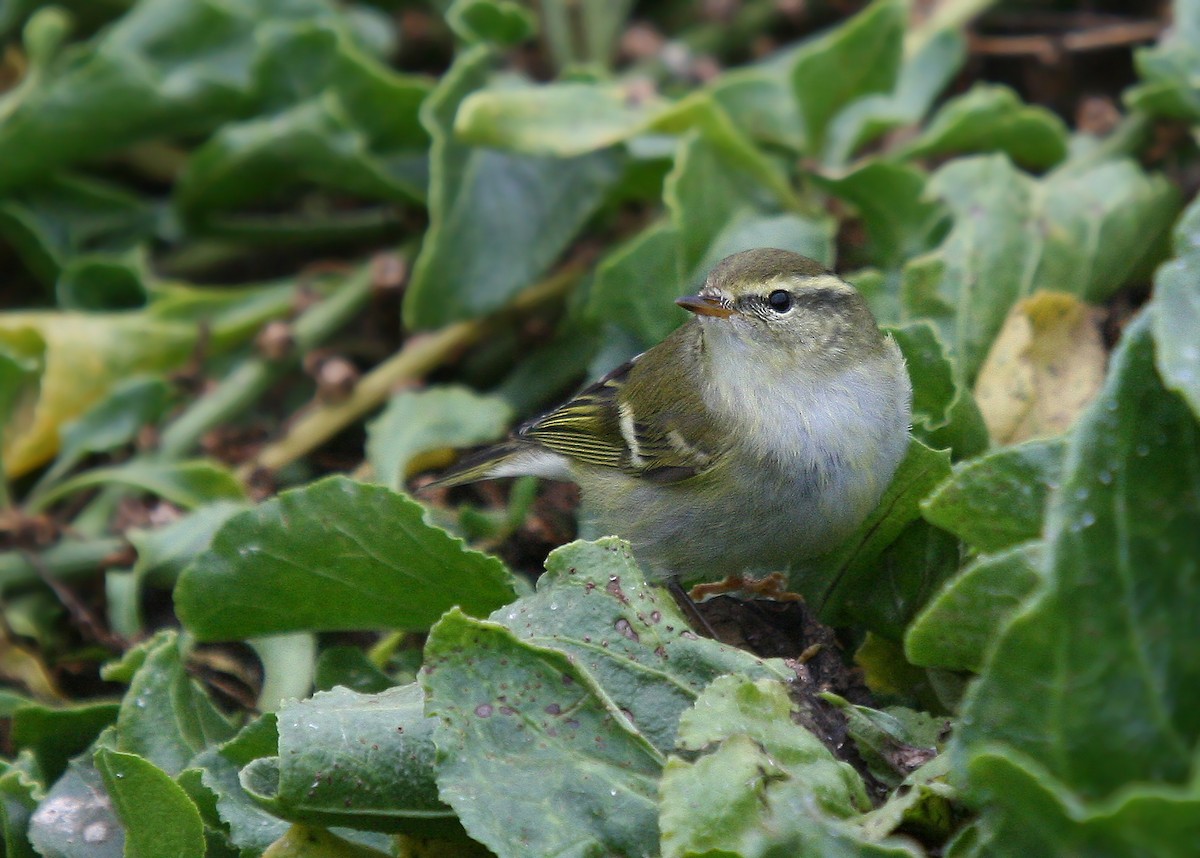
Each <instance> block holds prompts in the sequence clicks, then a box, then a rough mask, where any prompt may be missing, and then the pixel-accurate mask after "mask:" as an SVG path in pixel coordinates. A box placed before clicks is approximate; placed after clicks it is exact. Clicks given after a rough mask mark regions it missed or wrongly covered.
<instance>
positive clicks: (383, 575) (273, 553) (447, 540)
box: [175, 477, 516, 640]
mask: <svg viewBox="0 0 1200 858" xmlns="http://www.w3.org/2000/svg"><path fill="white" fill-rule="evenodd" d="M423 514H424V513H423V510H422V508H421V506H420V505H419V504H417V503H416V502H414V501H412V500H410V499H408V498H406V497H404V496H403V495H399V494H396V493H395V492H392V491H390V490H388V489H385V488H382V487H380V486H369V485H363V484H360V483H355V482H353V481H351V480H348V479H345V478H343V477H330V478H328V479H325V480H321V481H319V482H316V483H312V484H310V485H308V486H305V487H304V488H300V489H294V490H292V491H288V492H284V493H283V494H281V495H279V496H278V497H277V498H274V499H272V500H269V501H267V502H265V503H263V504H260V505H259V506H258V507H256V508H255V509H253V510H248V511H246V512H243V513H239V514H238V515H236V516H234V517H233V518H231V519H230V520H229V521H228V522H226V523H225V525H224V526H223V527H222V528H221V530H220V531H218V533H217V535H216V537H215V538H214V539H213V543H212V547H211V548H210V549H209V550H208V551H207V552H205V553H204V554H202V555H201V556H200V557H198V558H197V559H196V561H195V562H194V563H193V564H192V565H191V566H190V567H188V569H187V570H185V571H184V573H183V575H182V576H181V577H180V579H179V584H178V585H177V587H176V589H175V607H176V610H177V611H178V613H179V616H180V618H181V619H182V620H183V622H184V625H185V626H186V627H187V628H188V629H189V631H191V632H192V633H193V634H195V635H196V636H197V637H199V638H200V639H202V640H217V639H230V638H245V637H251V636H254V635H264V634H273V633H276V632H289V631H318V630H338V629H367V630H370V629H387V628H393V629H413V630H418V629H425V628H428V627H429V626H430V625H432V623H433V622H434V621H435V620H437V618H438V617H440V616H441V615H442V614H443V613H444V612H445V611H446V610H447V609H448V608H450V607H451V606H453V605H460V606H462V608H463V609H464V610H466V611H469V612H471V613H476V614H483V613H487V612H488V611H491V610H494V609H495V608H497V607H499V606H500V605H503V604H505V603H507V602H509V601H511V600H512V599H513V598H515V597H516V591H515V589H514V587H513V583H512V579H511V577H510V575H509V573H508V572H507V571H506V570H505V568H504V566H503V564H501V563H500V561H499V560H497V559H495V558H494V557H489V556H486V555H483V554H479V553H477V552H474V551H470V550H469V549H467V548H466V547H465V546H464V545H463V543H462V542H461V541H459V540H457V539H455V538H454V537H452V536H450V535H449V534H447V533H446V532H445V531H442V530H439V529H438V528H435V527H431V526H429V525H427V524H425V522H424V521H423Z"/></svg>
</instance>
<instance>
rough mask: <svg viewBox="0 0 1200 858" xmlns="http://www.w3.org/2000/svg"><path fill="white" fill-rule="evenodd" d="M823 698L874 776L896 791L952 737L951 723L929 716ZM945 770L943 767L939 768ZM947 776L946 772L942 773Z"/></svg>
mask: <svg viewBox="0 0 1200 858" xmlns="http://www.w3.org/2000/svg"><path fill="white" fill-rule="evenodd" d="M821 698H822V699H824V700H825V701H827V702H829V703H832V704H833V705H834V706H836V707H837V708H838V711H840V712H841V713H842V714H843V715H844V716H845V718H846V730H847V733H848V735H849V736H850V739H851V740H852V741H853V742H854V747H855V749H856V750H857V752H858V754H859V756H860V757H861V758H862V760H863V762H864V763H866V765H867V769H868V770H869V771H870V773H871V775H872V776H873V777H874V778H875V779H876V780H878V781H879V782H880V783H883V784H886V785H887V786H888V787H890V788H892V789H895V788H896V787H898V786H899V785H900V784H901V783H904V782H906V781H909V777H908V776H909V775H910V774H913V773H914V772H915V770H916V769H917V768H919V767H920V766H923V765H925V764H926V763H928V762H929V761H930V760H932V759H935V755H936V754H937V753H938V750H939V748H940V746H941V745H942V744H943V743H944V741H945V739H946V737H947V736H948V735H949V733H950V722H949V721H948V720H946V719H945V718H938V717H935V716H933V715H930V714H929V713H928V712H921V711H918V710H916V709H907V708H905V707H903V706H893V707H889V708H888V709H872V708H871V707H869V706H857V705H855V704H853V703H851V702H850V701H848V700H844V699H843V698H841V697H838V696H837V695H836V694H832V693H829V692H826V693H823V694H821ZM938 768H942V769H944V768H945V767H944V766H941V767H938ZM942 774H944V772H942Z"/></svg>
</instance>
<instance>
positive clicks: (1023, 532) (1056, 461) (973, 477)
mask: <svg viewBox="0 0 1200 858" xmlns="http://www.w3.org/2000/svg"><path fill="white" fill-rule="evenodd" d="M1064 451H1065V443H1064V441H1063V439H1061V438H1052V439H1049V440H1042V441H1027V442H1026V443H1024V444H1018V445H1017V446H1015V447H1006V448H1004V449H1002V450H996V451H993V452H991V453H988V454H987V455H985V456H980V457H979V458H976V459H972V460H971V461H969V462H964V463H962V464H960V465H958V466H956V467H955V469H954V475H953V476H952V477H951V478H950V479H949V480H947V481H946V482H944V483H942V485H940V486H938V487H937V489H935V490H934V491H933V492H932V493H931V494H930V495H929V497H928V498H926V499H925V500H924V501H923V502H922V504H921V514H922V515H924V516H925V518H926V519H927V520H929V521H931V522H933V523H934V524H936V525H937V526H938V527H941V528H944V529H946V530H948V531H950V532H951V533H954V534H956V535H958V536H959V537H960V538H961V539H962V540H963V541H964V542H967V543H970V544H971V545H972V546H973V547H975V548H977V549H979V550H980V551H999V550H1001V549H1004V548H1009V547H1011V546H1014V545H1017V544H1018V543H1021V542H1024V541H1025V540H1027V539H1036V538H1037V537H1039V536H1041V535H1042V522H1043V519H1044V517H1045V510H1046V499H1047V497H1049V495H1050V492H1051V491H1053V490H1054V489H1055V488H1057V487H1058V484H1059V481H1060V479H1061V477H1062V461H1063V454H1064Z"/></svg>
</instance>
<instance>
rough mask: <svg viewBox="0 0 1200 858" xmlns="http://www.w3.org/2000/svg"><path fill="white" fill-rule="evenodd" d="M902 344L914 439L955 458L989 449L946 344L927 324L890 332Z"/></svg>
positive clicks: (983, 429) (901, 349)
mask: <svg viewBox="0 0 1200 858" xmlns="http://www.w3.org/2000/svg"><path fill="white" fill-rule="evenodd" d="M888 331H889V333H890V334H891V335H892V336H893V337H894V338H895V340H896V342H897V344H898V345H899V346H900V351H901V352H903V354H904V361H905V363H906V364H907V368H908V375H909V378H910V379H911V380H912V385H913V430H912V431H913V435H914V437H916V438H918V439H920V440H921V441H923V442H924V443H925V444H926V445H928V446H930V447H933V448H935V449H937V448H949V449H950V451H951V455H952V456H953V457H954V458H955V459H963V458H967V457H969V456H975V455H978V454H979V453H982V452H983V451H984V450H986V449H987V444H988V436H987V427H986V426H985V425H984V423H983V416H982V415H981V414H980V413H979V407H978V406H977V405H976V404H975V398H974V397H973V396H972V395H971V392H970V391H969V390H968V389H967V388H966V386H965V385H963V384H962V383H961V382H960V381H957V380H956V379H955V378H954V367H953V365H952V363H951V361H950V359H949V357H948V356H947V354H946V347H945V344H944V343H943V342H942V340H941V338H940V337H939V336H938V333H937V330H936V329H935V328H934V327H933V325H931V324H929V323H928V322H910V323H909V324H907V325H903V326H900V327H894V328H889V329H888Z"/></svg>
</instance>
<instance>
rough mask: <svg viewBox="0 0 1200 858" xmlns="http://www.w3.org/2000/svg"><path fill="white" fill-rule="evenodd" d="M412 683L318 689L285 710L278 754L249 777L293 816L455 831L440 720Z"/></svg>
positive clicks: (257, 764)
mask: <svg viewBox="0 0 1200 858" xmlns="http://www.w3.org/2000/svg"><path fill="white" fill-rule="evenodd" d="M424 703H425V696H424V694H422V693H421V689H420V688H419V687H418V686H416V685H415V684H414V685H405V686H401V687H399V688H393V689H389V690H387V691H382V692H380V693H378V694H359V693H357V692H354V691H350V690H348V689H345V688H335V689H334V690H332V691H321V692H318V693H317V694H315V695H314V696H313V697H311V698H309V699H307V700H301V701H295V702H292V703H290V704H287V705H285V706H284V707H283V708H282V709H281V710H280V711H279V716H278V717H279V752H278V753H279V756H278V757H263V758H260V759H258V760H256V761H254V762H253V763H251V765H250V767H249V768H248V769H246V770H245V773H244V774H243V776H242V783H243V786H244V787H245V788H246V789H247V790H248V791H249V792H250V794H251V795H252V796H254V798H255V799H256V800H257V801H258V802H259V803H260V804H262V805H263V806H264V807H266V808H267V809H268V810H270V811H271V812H272V813H274V814H275V815H277V816H280V817H282V818H284V819H287V820H290V821H293V822H302V823H310V824H314V825H324V826H329V825H345V826H349V827H352V828H364V829H369V830H375V831H409V832H413V833H425V834H437V833H443V834H445V833H453V832H454V830H455V828H456V826H455V824H454V821H453V820H454V814H453V812H452V811H451V810H450V808H448V807H446V805H444V804H442V803H441V802H440V801H439V800H438V794H437V786H436V784H435V783H434V745H433V731H434V726H435V723H436V722H435V721H434V719H432V718H426V717H425V714H424Z"/></svg>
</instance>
